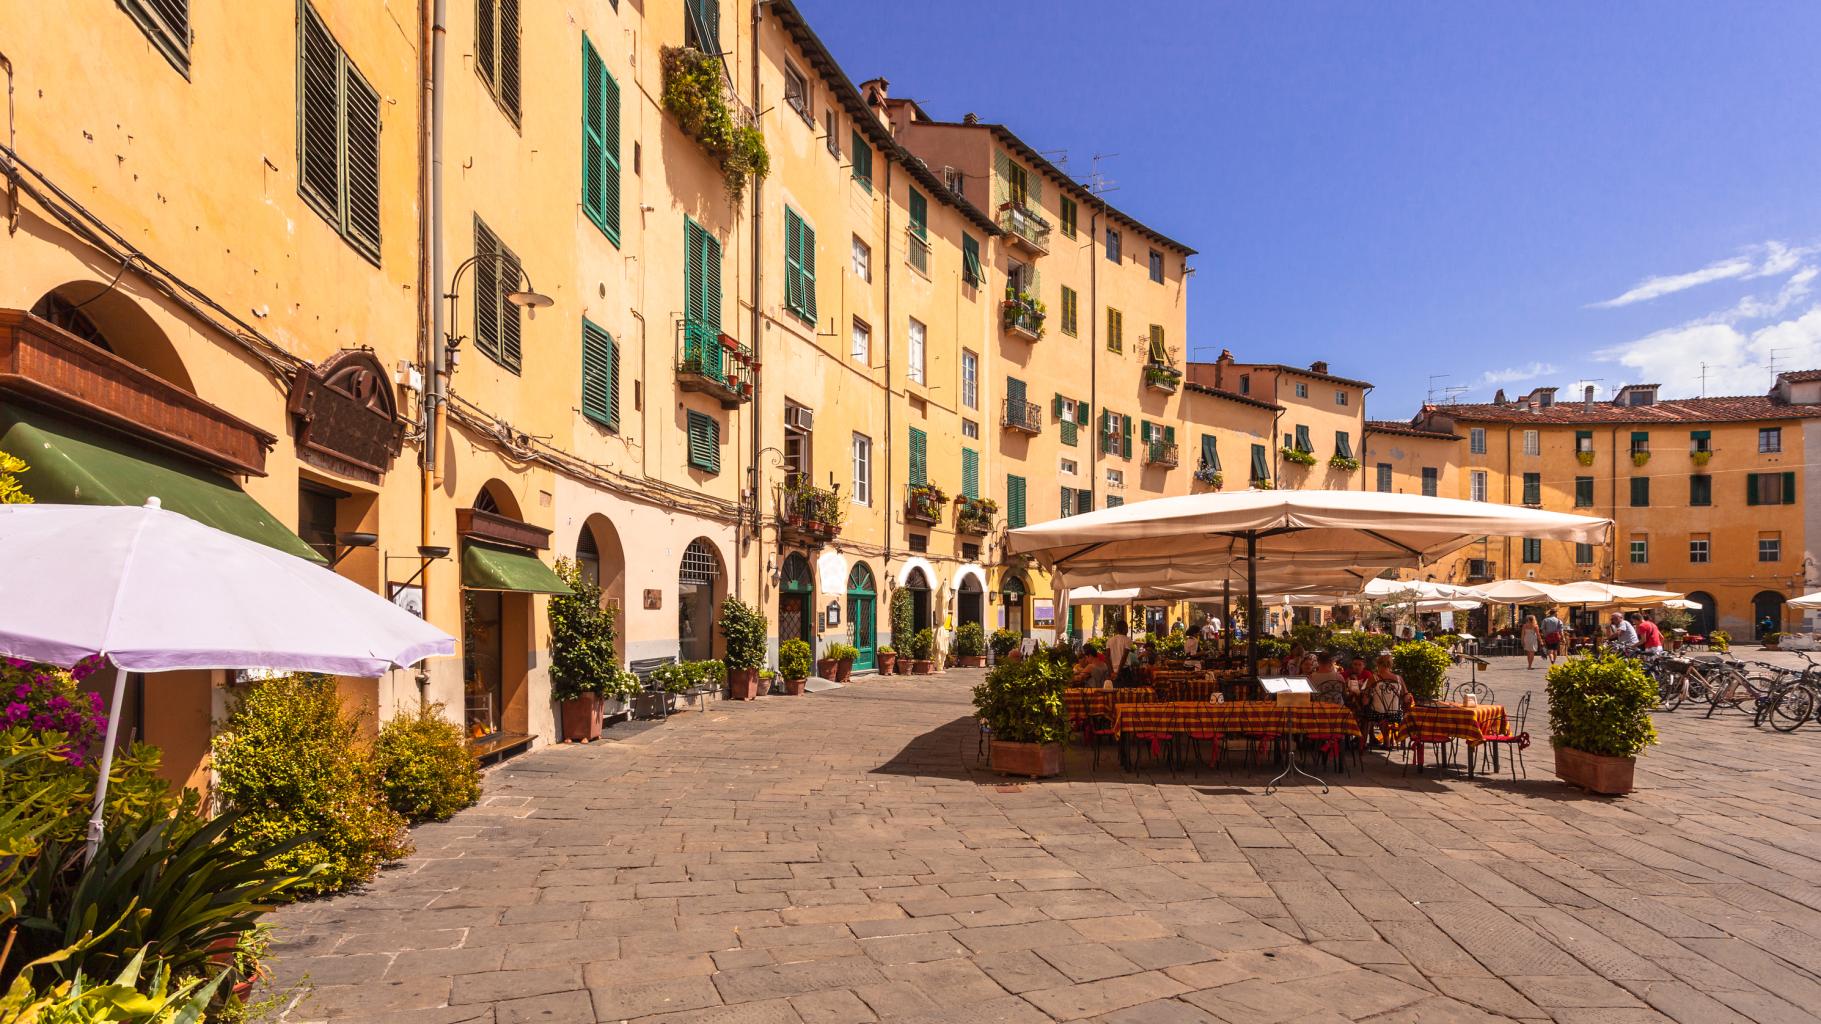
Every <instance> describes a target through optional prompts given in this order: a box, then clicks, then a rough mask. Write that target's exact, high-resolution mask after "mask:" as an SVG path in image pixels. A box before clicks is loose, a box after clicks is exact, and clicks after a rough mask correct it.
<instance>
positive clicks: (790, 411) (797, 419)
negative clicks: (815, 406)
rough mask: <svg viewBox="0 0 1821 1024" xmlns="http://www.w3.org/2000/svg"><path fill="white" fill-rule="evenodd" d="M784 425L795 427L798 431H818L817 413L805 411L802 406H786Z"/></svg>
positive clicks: (809, 410)
mask: <svg viewBox="0 0 1821 1024" xmlns="http://www.w3.org/2000/svg"><path fill="white" fill-rule="evenodd" d="M784 425H785V426H787V427H795V428H797V429H798V430H814V429H816V414H815V411H814V410H811V409H805V408H803V407H802V406H800V405H792V406H786V407H785V409H784Z"/></svg>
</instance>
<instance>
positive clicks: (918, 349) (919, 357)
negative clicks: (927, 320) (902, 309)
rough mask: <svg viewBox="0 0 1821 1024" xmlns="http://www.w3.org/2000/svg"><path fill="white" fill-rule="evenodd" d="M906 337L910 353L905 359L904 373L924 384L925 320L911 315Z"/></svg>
mask: <svg viewBox="0 0 1821 1024" xmlns="http://www.w3.org/2000/svg"><path fill="white" fill-rule="evenodd" d="M905 337H906V339H907V341H908V344H909V346H910V354H909V356H908V357H907V358H906V359H905V361H904V375H905V376H906V377H909V378H910V380H911V382H912V383H914V384H922V383H923V382H924V381H923V341H924V327H923V321H921V320H918V319H917V318H916V317H911V320H910V330H908V331H906V332H905Z"/></svg>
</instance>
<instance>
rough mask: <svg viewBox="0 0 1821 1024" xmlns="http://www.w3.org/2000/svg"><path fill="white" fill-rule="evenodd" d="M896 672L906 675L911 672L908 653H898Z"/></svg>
mask: <svg viewBox="0 0 1821 1024" xmlns="http://www.w3.org/2000/svg"><path fill="white" fill-rule="evenodd" d="M898 674H899V675H901V676H908V675H910V674H911V658H910V655H908V654H900V655H898Z"/></svg>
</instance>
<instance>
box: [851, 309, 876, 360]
mask: <svg viewBox="0 0 1821 1024" xmlns="http://www.w3.org/2000/svg"><path fill="white" fill-rule="evenodd" d="M849 354H850V355H851V356H852V358H853V361H854V362H856V363H859V364H860V365H861V366H870V365H872V361H873V329H872V327H871V326H869V325H868V324H867V322H866V321H864V320H862V319H860V318H859V317H854V342H853V345H852V347H851V349H850V352H849Z"/></svg>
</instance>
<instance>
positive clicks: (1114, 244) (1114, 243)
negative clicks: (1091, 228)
mask: <svg viewBox="0 0 1821 1024" xmlns="http://www.w3.org/2000/svg"><path fill="white" fill-rule="evenodd" d="M1106 253H1107V259H1108V260H1110V261H1112V262H1114V263H1118V262H1119V232H1118V231H1115V230H1114V229H1112V228H1107V244H1106Z"/></svg>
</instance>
